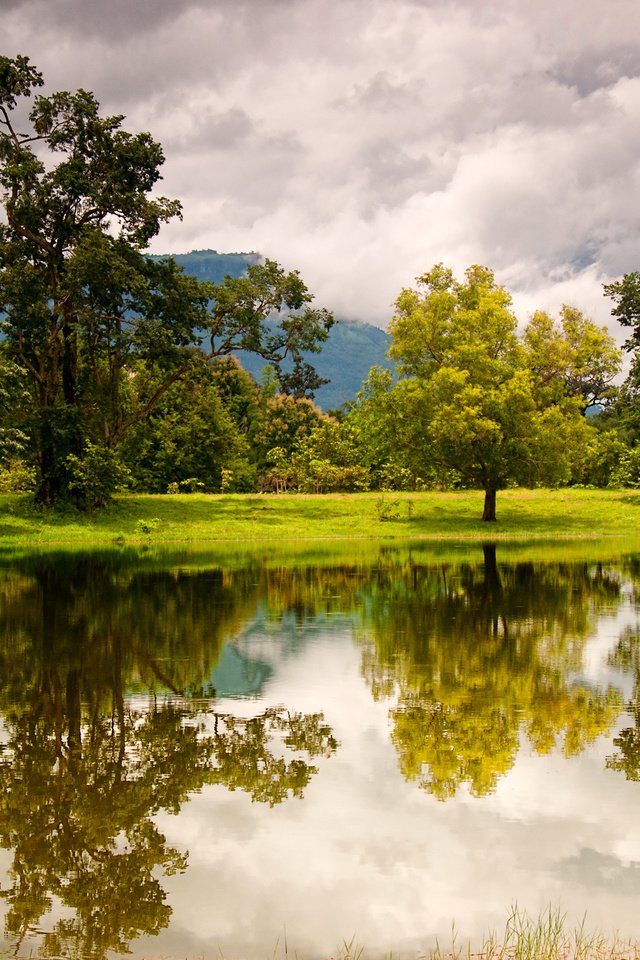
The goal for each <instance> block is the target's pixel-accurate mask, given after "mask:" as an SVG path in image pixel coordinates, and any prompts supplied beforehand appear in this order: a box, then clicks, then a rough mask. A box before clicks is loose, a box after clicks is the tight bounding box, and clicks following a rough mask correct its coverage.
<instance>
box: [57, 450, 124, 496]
mask: <svg viewBox="0 0 640 960" xmlns="http://www.w3.org/2000/svg"><path fill="white" fill-rule="evenodd" d="M66 462H67V465H68V467H69V472H70V480H69V491H70V493H71V495H72V497H73V500H74V502H75V504H76V506H77V507H78V509H80V510H92V509H94V508H95V507H103V506H104V505H105V504H106V503H108V501H109V500H110V499H111V497H112V496H113V494H114V493H115V492H116V491H117V490H119V489H121V487H123V486H124V485H125V484H126V482H127V480H128V479H129V471H128V470H127V468H126V467H125V466H124V465H123V464H122V463H121V462H120V460H119V459H118V456H117V454H116V453H115V452H114V451H113V450H110V449H109V448H108V447H103V446H100V445H98V444H94V443H91V442H90V441H87V443H86V446H85V449H84V454H83V456H82V457H76V456H75V454H69V456H68V457H67V460H66Z"/></svg>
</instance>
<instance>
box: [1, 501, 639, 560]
mask: <svg viewBox="0 0 640 960" xmlns="http://www.w3.org/2000/svg"><path fill="white" fill-rule="evenodd" d="M482 501H483V495H482V494H481V493H479V492H476V491H462V492H455V493H417V494H343V495H341V494H336V495H313V496H296V495H282V496H275V495H253V494H246V495H240V494H234V495H206V494H183V495H164V496H160V495H155V496H152V495H137V496H136V495H125V496H121V497H118V498H117V499H116V500H115V501H114V502H113V504H111V505H110V506H109V507H108V508H105V509H104V510H100V511H97V512H96V513H95V514H94V515H93V516H91V517H89V516H83V515H81V514H78V513H77V512H75V511H71V510H67V511H46V510H41V509H38V508H36V507H35V506H34V505H33V504H32V502H31V500H30V498H28V497H25V496H17V495H8V494H5V495H3V496H0V541H1V542H2V544H3V545H5V546H6V545H12V544H15V545H18V544H20V545H25V546H26V545H29V546H35V545H38V544H55V543H66V544H78V545H80V544H85V545H100V544H105V545H106V544H113V543H120V544H134V543H149V542H155V543H160V542H162V543H172V542H174V543H177V542H193V543H197V542H206V541H208V542H211V541H236V542H241V541H244V542H249V541H250V542H271V543H274V542H285V541H289V542H291V541H302V540H311V539H331V540H348V539H369V540H397V539H404V540H406V539H414V540H420V539H431V540H471V541H486V540H516V541H517V540H529V541H530V540H535V539H551V540H555V539H558V538H576V539H583V538H596V537H633V536H634V535H636V536H640V492H636V491H629V490H625V491H609V490H575V489H570V490H554V491H548V490H533V491H526V490H507V491H504V492H503V493H501V494H500V495H499V497H498V522H497V523H483V522H482V521H481V520H480V519H479V518H480V515H481V512H482Z"/></svg>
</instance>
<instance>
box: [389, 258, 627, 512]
mask: <svg viewBox="0 0 640 960" xmlns="http://www.w3.org/2000/svg"><path fill="white" fill-rule="evenodd" d="M563 317H564V321H563V324H564V325H563V329H562V333H561V332H560V331H559V330H557V329H556V328H553V324H551V329H552V332H553V334H554V337H555V339H556V340H557V341H558V345H559V346H560V347H562V350H561V351H560V353H561V356H560V357H559V358H558V364H557V369H556V366H554V367H553V369H552V370H551V371H550V372H549V375H548V376H547V371H546V370H545V369H543V367H544V363H543V351H542V350H541V349H539V347H538V340H539V339H540V336H541V330H542V326H543V324H542V320H541V318H542V315H537V319H535V320H534V321H532V323H533V326H532V327H530V330H529V337H530V340H529V342H528V343H527V345H526V346H523V343H522V341H521V339H520V338H519V336H518V330H517V320H516V317H515V315H514V313H513V311H512V309H511V297H510V295H509V293H508V292H507V291H506V290H505V289H504V288H503V287H501V286H499V285H498V284H496V282H495V278H494V276H493V274H492V272H491V271H490V270H489V269H487V268H486V267H482V266H472V267H470V268H469V269H468V270H467V271H466V274H465V280H464V282H462V283H460V282H458V281H457V280H456V279H455V278H454V276H453V273H452V272H451V270H448V269H446V268H445V267H443V266H442V265H441V264H438V265H436V266H435V267H434V268H433V270H431V271H430V272H429V273H426V274H424V276H422V277H420V278H419V279H418V289H415V290H403V291H402V293H401V294H400V296H399V297H398V299H397V301H396V313H395V316H394V318H393V321H392V323H391V326H390V332H391V334H392V337H393V342H392V345H391V349H390V355H391V357H392V358H393V359H394V360H396V361H398V364H399V369H400V374H401V379H400V381H399V383H398V384H397V386H396V387H394V388H393V389H394V391H395V393H396V396H397V398H398V403H397V404H396V408H397V409H398V408H399V409H400V410H402V411H403V413H404V420H405V422H406V423H407V424H409V425H410V430H409V435H411V434H413V437H414V438H415V439H414V440H412V441H411V443H412V446H414V447H415V448H416V449H419V450H420V449H421V450H424V451H425V456H428V457H429V458H430V459H431V461H432V464H433V465H435V466H437V467H438V468H439V469H440V470H443V469H445V470H446V469H452V470H455V471H457V473H458V475H459V476H460V477H461V478H462V479H463V481H464V482H465V483H466V484H467V485H474V486H480V487H481V488H482V489H483V490H484V492H485V502H484V511H483V516H482V519H483V520H488V521H494V520H495V519H496V494H497V491H498V490H501V489H503V488H504V487H505V486H507V485H508V484H509V483H523V484H528V485H531V484H534V483H539V482H546V483H557V482H560V481H562V480H566V479H568V477H569V468H570V462H571V453H572V448H573V447H574V446H575V445H576V444H577V443H579V442H580V439H581V437H582V435H583V432H584V430H585V429H588V428H587V427H586V425H585V424H584V423H580V421H581V420H582V419H583V418H581V417H580V416H579V413H580V409H581V408H584V406H585V405H588V404H589V403H590V402H593V398H594V397H595V396H601V395H602V389H603V388H602V386H601V381H602V379H603V377H605V373H603V372H602V371H603V370H604V371H605V372H606V375H608V371H609V369H610V367H611V366H612V365H615V350H614V348H613V346H612V344H611V343H610V342H609V341H610V338H607V337H606V335H605V336H604V337H603V338H601V339H600V340H598V342H597V343H595V342H590V343H589V345H587V340H589V338H590V341H595V340H596V339H597V338H596V337H595V335H594V331H593V329H592V327H593V325H592V324H590V323H589V322H587V321H584V318H582V317H581V315H579V314H578V312H577V311H571V310H570V309H569V308H565V311H564V313H563ZM583 354H584V355H585V358H583ZM609 355H611V357H610V356H609ZM603 357H604V358H605V359H603ZM607 358H609V359H607ZM605 360H606V362H605ZM560 361H562V362H560Z"/></svg>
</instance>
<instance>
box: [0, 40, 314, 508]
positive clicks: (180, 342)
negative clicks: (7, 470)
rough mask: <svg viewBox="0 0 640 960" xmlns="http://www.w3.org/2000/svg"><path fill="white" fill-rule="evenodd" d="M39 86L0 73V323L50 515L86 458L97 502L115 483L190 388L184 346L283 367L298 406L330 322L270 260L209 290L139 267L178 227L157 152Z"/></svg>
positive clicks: (12, 72) (158, 262) (115, 120)
mask: <svg viewBox="0 0 640 960" xmlns="http://www.w3.org/2000/svg"><path fill="white" fill-rule="evenodd" d="M43 84H44V80H43V77H42V74H41V73H40V72H39V71H38V70H37V69H36V68H35V67H34V66H33V65H32V64H31V63H30V62H29V59H28V58H27V57H23V56H18V57H16V58H15V59H10V58H8V57H1V58H0V200H1V203H2V207H3V209H4V213H5V217H6V222H5V223H2V224H0V310H1V311H2V312H3V313H4V332H5V337H6V343H7V348H8V353H9V356H10V358H11V359H12V360H14V361H15V363H16V364H18V366H19V367H20V368H21V369H22V370H24V371H25V373H26V375H27V377H28V382H29V388H30V392H31V398H32V403H31V411H30V416H29V418H28V423H27V426H28V428H29V429H30V431H31V433H32V436H33V441H34V445H35V450H36V452H37V461H38V472H39V477H38V480H39V486H38V494H37V495H38V499H39V500H40V501H41V502H43V503H46V504H50V503H54V502H56V501H58V500H60V499H65V498H68V497H71V498H73V499H76V500H79V499H81V498H79V496H78V495H77V491H78V484H75V486H74V472H77V470H78V465H79V464H81V463H82V461H83V459H85V458H86V455H87V451H88V450H91V451H92V459H91V463H92V464H93V467H92V469H94V470H95V471H98V472H99V471H100V470H101V471H102V473H103V474H104V475H105V482H104V484H103V485H104V486H105V489H107V488H108V487H109V484H110V483H111V485H113V484H114V483H115V482H116V479H117V469H116V465H115V460H114V453H115V452H116V451H117V449H118V447H119V444H120V443H121V441H122V438H123V436H124V435H125V433H126V432H127V430H128V429H129V428H130V427H131V426H132V425H133V424H135V423H137V422H140V421H143V420H144V419H145V418H146V417H148V415H149V414H150V412H151V411H152V410H153V409H154V408H155V406H156V405H157V403H158V402H159V400H160V398H161V397H162V396H163V395H164V394H165V393H166V391H167V390H168V389H169V388H170V387H171V386H172V384H174V383H175V382H176V381H177V380H179V379H181V378H182V377H183V376H185V374H186V371H187V370H188V369H189V365H190V361H191V353H190V350H189V347H190V345H192V344H194V343H202V342H203V341H204V340H205V339H206V341H207V349H208V352H209V354H210V356H212V357H215V356H220V355H223V354H227V353H229V352H231V351H232V350H235V349H244V350H251V351H254V352H256V353H258V354H260V355H261V356H263V357H265V359H268V360H269V361H270V362H271V363H273V364H274V365H276V367H278V365H279V364H281V363H282V361H283V360H284V359H285V358H286V357H290V358H292V359H293V362H294V368H293V372H290V373H288V374H287V377H288V387H289V389H290V390H291V391H292V392H293V393H296V394H301V395H303V394H305V393H306V392H307V391H308V390H309V389H312V388H313V385H314V383H315V382H316V379H317V378H316V379H314V371H313V369H312V368H311V367H310V366H309V365H308V364H305V363H303V361H302V351H305V352H308V351H311V352H313V351H317V350H318V349H319V343H321V342H322V341H323V340H324V339H325V338H326V336H327V332H328V330H329V328H330V326H331V324H332V322H333V318H332V316H331V314H330V313H329V312H328V311H326V310H323V309H314V308H312V307H311V306H310V303H311V301H312V299H313V298H312V295H311V294H310V293H309V291H308V290H307V287H306V286H305V284H304V282H303V281H302V279H301V278H300V276H299V275H298V273H297V272H296V271H292V272H289V273H287V272H285V271H284V270H283V268H282V267H280V266H279V265H278V264H277V263H276V262H275V261H272V260H267V261H266V262H265V263H263V264H251V265H250V266H249V267H248V270H247V275H246V276H245V277H241V278H231V277H227V278H225V279H224V280H223V281H222V282H221V283H220V284H217V285H213V284H208V283H200V282H199V281H198V280H197V279H196V278H194V277H190V276H187V275H186V274H184V273H183V272H182V271H181V269H180V268H179V267H178V266H177V265H176V263H175V262H174V261H173V260H171V259H170V258H165V259H151V258H149V257H148V256H146V255H145V250H146V248H147V245H148V243H149V241H150V240H151V239H152V238H153V237H154V236H155V235H156V234H157V233H158V231H159V229H160V227H161V225H162V224H163V223H165V222H166V221H168V220H170V219H171V218H173V217H176V216H180V212H181V211H180V204H179V202H178V201H177V200H171V199H167V198H165V197H162V196H158V195H157V194H156V192H155V188H156V185H157V183H158V181H159V180H160V169H161V167H162V163H163V161H164V155H163V151H162V148H161V147H160V145H159V144H158V143H157V142H156V141H155V140H154V139H153V138H152V137H151V135H150V134H149V133H135V134H134V133H129V132H127V131H126V130H124V129H123V128H122V123H123V120H124V117H123V116H122V115H115V116H103V115H102V114H101V112H100V106H99V103H98V101H97V100H96V98H95V97H94V95H93V94H92V93H89V92H87V91H85V90H78V91H76V92H75V93H71V92H68V91H62V92H58V93H54V94H51V95H48V96H44V95H42V94H40V93H36V91H37V90H38V89H39V88H40V87H42V86H43ZM32 96H33V101H32V106H31V109H30V111H29V112H28V116H27V117H25V106H24V103H25V101H26V100H28V99H29V98H31V97H32ZM268 321H270V322H268ZM100 451H103V455H102V457H101V456H99V455H98V454H99V452H100ZM74 490H75V491H76V495H75V496H74Z"/></svg>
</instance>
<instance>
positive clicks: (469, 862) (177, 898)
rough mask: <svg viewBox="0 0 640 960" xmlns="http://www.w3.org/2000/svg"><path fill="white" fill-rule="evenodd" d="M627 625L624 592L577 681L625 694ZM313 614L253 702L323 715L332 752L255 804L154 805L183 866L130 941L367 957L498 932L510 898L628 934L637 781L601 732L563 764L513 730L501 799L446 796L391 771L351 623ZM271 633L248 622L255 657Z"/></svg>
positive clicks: (635, 886)
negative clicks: (168, 918)
mask: <svg viewBox="0 0 640 960" xmlns="http://www.w3.org/2000/svg"><path fill="white" fill-rule="evenodd" d="M636 620H637V614H636V612H635V610H632V609H631V608H630V606H629V605H626V606H623V607H621V608H620V609H619V611H618V612H617V613H616V614H606V615H604V616H602V617H601V618H599V621H598V629H597V631H596V632H595V634H594V635H593V636H592V638H591V639H590V640H589V642H588V644H587V647H586V654H585V658H584V671H583V672H582V673H581V678H582V679H583V681H587V682H589V683H593V684H598V685H602V684H606V683H609V682H613V683H615V684H616V685H618V686H620V687H622V688H624V694H625V696H627V695H629V694H630V692H631V686H632V684H631V678H629V677H628V676H626V677H624V678H623V675H622V673H621V672H620V671H619V670H616V669H614V668H612V667H610V666H607V664H606V658H607V654H608V653H609V651H610V650H611V648H612V646H613V644H614V642H615V641H616V640H617V639H618V637H619V636H620V633H621V631H622V630H623V629H624V627H625V626H627V625H633V624H635V623H636ZM308 626H310V625H308ZM317 627H318V625H317V624H314V625H313V626H312V627H311V630H310V631H308V632H306V631H303V632H305V633H306V637H307V639H309V634H312V635H313V638H312V640H311V641H310V642H307V643H302V644H301V643H297V644H296V646H295V650H293V651H292V647H291V644H290V643H287V642H284V641H283V640H282V638H281V640H280V644H279V645H278V642H277V641H276V644H275V645H274V646H272V647H271V653H270V663H271V666H272V669H273V673H272V675H271V676H270V677H269V678H268V679H267V681H266V682H265V684H264V687H263V690H262V699H261V701H260V709H262V708H263V706H268V705H276V704H280V703H286V705H287V707H288V708H289V709H291V710H300V711H303V712H305V713H310V712H314V711H319V710H322V711H324V714H325V717H326V719H327V721H328V722H329V723H330V724H331V725H332V727H333V730H334V733H335V735H336V737H337V738H338V739H339V741H340V744H341V746H340V748H339V750H338V752H337V754H336V755H335V756H334V757H332V758H331V759H329V760H328V761H322V760H321V761H319V764H318V765H319V767H320V772H319V774H318V776H316V777H315V778H313V780H312V781H311V783H310V784H309V786H308V787H307V788H306V790H305V799H304V801H302V802H301V801H297V800H290V801H288V802H285V803H284V804H282V805H281V806H278V807H276V808H274V809H265V808H264V807H262V806H261V805H259V804H256V803H252V802H251V800H250V798H249V797H248V796H246V795H244V794H240V793H229V792H226V791H225V790H224V789H223V788H205V790H203V792H202V793H201V794H200V795H198V796H196V797H194V798H192V800H191V801H190V802H189V803H188V804H186V805H185V806H184V808H183V810H182V812H181V814H180V816H179V817H178V818H176V817H172V816H169V815H162V816H160V817H159V818H158V819H159V824H160V827H161V829H162V830H163V832H164V833H165V835H166V837H167V840H168V842H169V843H171V844H176V845H178V846H180V847H183V848H186V849H188V850H189V853H190V866H189V869H188V871H187V873H186V874H185V875H183V876H176V877H174V878H169V879H168V881H167V889H168V891H169V898H170V902H171V904H172V905H173V908H174V915H173V919H172V922H171V925H170V927H169V929H168V930H167V931H166V932H165V933H162V934H161V935H160V937H159V938H158V939H154V940H143V941H140V942H139V943H138V944H134V947H135V949H136V950H141V951H142V952H144V951H145V950H146V951H147V952H148V951H150V950H151V949H153V951H154V953H174V954H175V953H181V954H190V955H201V954H208V955H214V954H215V952H216V951H217V949H218V948H219V949H220V950H221V952H222V954H223V955H224V956H225V957H232V956H238V955H241V954H246V955H254V956H260V957H262V956H264V955H265V951H269V949H270V948H271V949H273V948H275V946H276V943H277V942H278V941H279V942H280V944H281V946H282V944H283V942H284V937H285V935H286V941H287V945H288V949H289V950H297V951H298V953H299V954H303V955H305V956H312V955H316V954H317V953H318V952H319V953H320V954H323V955H325V956H327V955H330V954H331V953H333V952H335V951H336V950H337V949H338V948H339V946H340V945H341V944H342V941H343V940H347V941H348V940H350V939H351V937H352V936H355V938H356V941H357V942H358V943H360V944H364V945H366V947H367V954H368V955H375V952H376V950H378V949H379V952H380V953H384V952H385V951H386V952H388V951H391V950H393V951H394V952H396V953H397V952H399V951H402V950H403V949H405V950H407V951H415V950H424V949H427V948H428V947H430V946H433V945H434V942H435V937H436V936H437V937H438V938H439V940H440V943H441V944H443V943H444V944H446V943H447V938H448V937H449V936H450V933H451V923H452V921H453V920H455V923H456V929H457V930H458V931H459V934H460V936H465V935H469V936H474V937H478V936H479V935H480V934H481V933H482V932H486V931H487V930H488V929H489V928H493V929H496V928H497V929H500V928H501V926H502V925H503V923H504V921H505V919H506V915H507V910H508V908H509V906H511V905H513V904H514V903H516V902H517V903H518V905H519V906H520V907H523V908H528V909H529V910H531V911H533V912H534V913H537V912H538V911H539V910H541V909H544V908H545V907H546V906H548V905H549V904H550V903H551V904H554V905H560V906H561V907H562V908H563V910H566V911H567V913H568V915H569V917H570V918H571V919H577V920H580V919H581V918H582V916H583V914H584V913H585V911H586V912H587V926H588V927H590V928H593V927H595V928H598V929H600V930H603V931H605V932H610V931H613V930H619V931H620V932H621V934H628V935H633V934H634V933H637V896H638V893H640V826H636V823H637V804H638V799H639V795H640V794H639V791H640V784H637V783H631V782H627V781H626V780H625V778H624V776H623V775H622V774H621V773H617V772H614V771H611V770H607V769H605V758H606V756H607V755H609V754H611V753H612V752H613V747H612V745H611V743H610V741H608V740H607V741H605V740H604V739H603V738H600V739H599V740H598V741H596V742H595V743H594V744H591V745H589V746H588V747H587V748H586V749H585V751H584V752H583V753H582V754H581V755H580V756H578V757H573V758H570V759H568V760H567V759H565V758H563V757H562V755H561V754H560V752H559V751H558V750H556V751H553V752H552V753H551V754H549V755H547V756H539V755H536V754H535V753H534V752H533V751H532V749H531V747H530V746H529V744H528V743H527V742H526V740H525V738H524V737H523V738H522V743H521V749H520V752H519V755H518V760H517V762H516V763H515V765H514V767H513V768H512V769H511V770H510V771H509V773H508V774H507V775H506V776H505V777H503V778H501V779H500V780H499V781H498V786H497V790H496V791H495V793H494V794H492V795H490V796H487V797H483V798H480V799H478V798H474V797H471V796H470V794H469V791H468V789H467V788H465V787H463V788H461V789H460V790H459V791H458V794H457V796H456V798H455V799H454V800H450V801H447V802H445V803H440V802H438V801H437V800H436V799H435V798H434V797H432V796H430V795H428V794H427V793H425V792H424V791H422V790H420V789H419V788H418V787H417V786H416V785H415V784H414V783H408V782H406V781H405V780H404V779H403V778H402V776H401V775H400V773H399V771H398V765H397V759H396V755H395V750H394V747H393V746H392V744H391V743H390V741H389V733H390V722H389V717H388V711H389V707H390V701H382V702H379V703H376V702H374V700H373V699H372V697H371V693H370V690H369V688H368V687H367V685H366V683H365V681H364V680H363V679H362V677H361V676H360V657H361V650H360V649H359V648H358V646H357V645H355V644H354V643H353V642H352V636H351V630H350V628H349V627H348V625H347V624H345V622H344V621H342V622H340V621H339V620H338V621H337V622H336V623H329V622H327V623H325V624H324V625H323V628H322V630H318V629H317ZM299 629H300V625H298V631H299ZM267 643H268V638H267V636H266V635H264V634H262V635H261V634H260V631H259V630H258V629H256V628H255V625H254V626H253V627H251V628H250V629H248V630H247V631H246V632H245V634H244V635H243V636H241V638H240V639H239V641H238V644H239V649H240V651H241V652H242V653H243V654H245V655H247V654H248V653H249V651H250V652H251V653H252V654H253V655H258V654H259V656H260V657H261V658H262V657H263V655H264V658H265V659H267V656H266V655H265V646H266V645H267ZM276 651H278V652H276ZM249 706H250V705H249V704H244V709H243V710H242V712H243V713H244V712H245V711H246V713H249V712H250V710H249V709H248V708H249ZM255 706H256V705H255V704H254V707H255ZM627 722H628V718H626V717H623V718H621V720H620V721H619V724H618V727H622V726H624V725H625V724H626V723H627Z"/></svg>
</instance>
